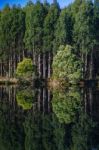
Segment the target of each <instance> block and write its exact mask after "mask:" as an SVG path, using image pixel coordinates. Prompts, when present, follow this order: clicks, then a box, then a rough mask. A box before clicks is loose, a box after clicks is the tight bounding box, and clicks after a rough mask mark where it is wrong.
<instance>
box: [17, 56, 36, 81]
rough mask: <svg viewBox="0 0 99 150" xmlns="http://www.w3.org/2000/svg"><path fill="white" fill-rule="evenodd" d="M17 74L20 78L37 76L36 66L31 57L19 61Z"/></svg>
mask: <svg viewBox="0 0 99 150" xmlns="http://www.w3.org/2000/svg"><path fill="white" fill-rule="evenodd" d="M16 75H17V77H19V78H21V79H22V78H25V79H28V78H30V79H31V78H34V77H35V66H34V65H33V62H32V60H31V59H29V58H24V59H23V61H22V62H19V63H18V66H17V70H16Z"/></svg>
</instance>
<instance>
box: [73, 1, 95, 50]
mask: <svg viewBox="0 0 99 150" xmlns="http://www.w3.org/2000/svg"><path fill="white" fill-rule="evenodd" d="M94 35H95V27H94V7H93V3H92V1H83V2H82V4H81V5H80V8H79V11H78V13H76V15H75V24H74V41H75V46H76V48H77V50H79V51H80V52H81V53H88V52H91V50H92V49H93V46H94V44H95V36H94Z"/></svg>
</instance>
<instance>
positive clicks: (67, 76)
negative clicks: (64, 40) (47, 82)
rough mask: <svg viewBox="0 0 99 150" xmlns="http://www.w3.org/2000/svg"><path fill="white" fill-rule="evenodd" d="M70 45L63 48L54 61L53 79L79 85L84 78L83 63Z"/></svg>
mask: <svg viewBox="0 0 99 150" xmlns="http://www.w3.org/2000/svg"><path fill="white" fill-rule="evenodd" d="M73 51H74V50H73V48H72V47H71V46H69V45H67V46H66V47H65V46H61V47H60V48H59V51H58V52H57V54H56V56H55V57H54V59H53V75H52V77H53V79H57V80H59V81H62V82H70V83H77V82H78V81H79V80H80V79H81V76H82V62H81V60H80V59H78V58H77V56H76V55H75V54H74V52H73Z"/></svg>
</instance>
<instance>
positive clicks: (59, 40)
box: [54, 8, 73, 52]
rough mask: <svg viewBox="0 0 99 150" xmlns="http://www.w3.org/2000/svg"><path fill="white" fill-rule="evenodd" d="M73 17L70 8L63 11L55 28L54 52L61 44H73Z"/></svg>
mask: <svg viewBox="0 0 99 150" xmlns="http://www.w3.org/2000/svg"><path fill="white" fill-rule="evenodd" d="M72 37H73V18H72V13H71V10H70V8H65V9H63V10H62V11H61V13H60V16H59V19H58V21H57V26H56V30H55V41H54V52H56V51H57V50H58V48H59V46H60V45H66V44H72V42H73V39H72Z"/></svg>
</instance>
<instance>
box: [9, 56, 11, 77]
mask: <svg viewBox="0 0 99 150" xmlns="http://www.w3.org/2000/svg"><path fill="white" fill-rule="evenodd" d="M10 77H11V62H10V56H9V78H10Z"/></svg>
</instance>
